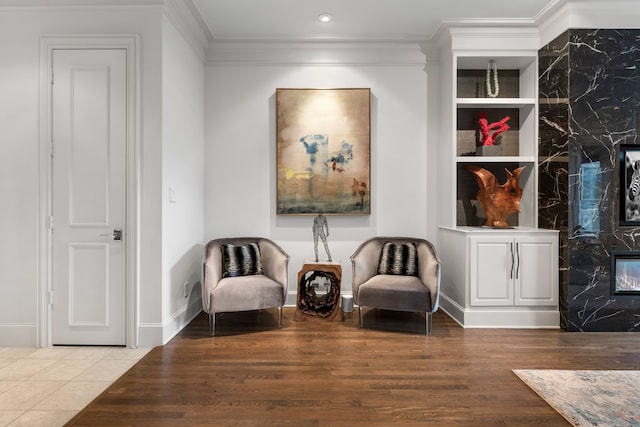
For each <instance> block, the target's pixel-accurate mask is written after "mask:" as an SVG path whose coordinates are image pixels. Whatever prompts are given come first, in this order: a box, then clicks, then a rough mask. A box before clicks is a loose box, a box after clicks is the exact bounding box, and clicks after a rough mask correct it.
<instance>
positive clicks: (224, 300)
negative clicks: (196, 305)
mask: <svg viewBox="0 0 640 427" xmlns="http://www.w3.org/2000/svg"><path fill="white" fill-rule="evenodd" d="M283 304H284V290H283V288H282V285H281V284H279V283H278V282H276V281H275V280H272V279H270V278H268V277H267V276H264V275H262V274H256V275H251V276H239V277H227V278H224V279H222V280H220V281H219V282H218V286H216V288H215V289H214V290H213V291H212V292H211V311H212V312H216V313H221V312H231V311H246V310H258V309H262V308H270V307H282V305H283Z"/></svg>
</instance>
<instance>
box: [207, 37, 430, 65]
mask: <svg viewBox="0 0 640 427" xmlns="http://www.w3.org/2000/svg"><path fill="white" fill-rule="evenodd" d="M424 49H425V45H424V44H420V43H393V42H391V43H348V42H346V43H345V42H334V43H331V42H324V43H320V42H315V43H311V42H215V41H214V42H212V43H210V45H209V48H208V49H207V65H231V66H241V65H245V66H256V65H271V66H297V65H314V66H319V65H329V66H346V65H351V66H355V65H363V66H375V65H380V66H389V65H393V66H402V65H407V66H416V65H418V66H424V64H425V62H426V59H425V52H424Z"/></svg>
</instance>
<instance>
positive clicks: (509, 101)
mask: <svg viewBox="0 0 640 427" xmlns="http://www.w3.org/2000/svg"><path fill="white" fill-rule="evenodd" d="M536 102H537V100H536V99H535V98H456V106H457V107H458V108H509V107H511V108H521V107H528V106H531V107H533V106H535V105H536Z"/></svg>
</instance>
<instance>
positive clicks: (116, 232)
mask: <svg viewBox="0 0 640 427" xmlns="http://www.w3.org/2000/svg"><path fill="white" fill-rule="evenodd" d="M100 236H101V237H112V238H113V240H122V229H121V228H114V229H113V234H108V233H107V234H101V235H100Z"/></svg>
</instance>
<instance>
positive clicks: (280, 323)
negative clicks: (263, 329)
mask: <svg viewBox="0 0 640 427" xmlns="http://www.w3.org/2000/svg"><path fill="white" fill-rule="evenodd" d="M278 328H282V307H278Z"/></svg>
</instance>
